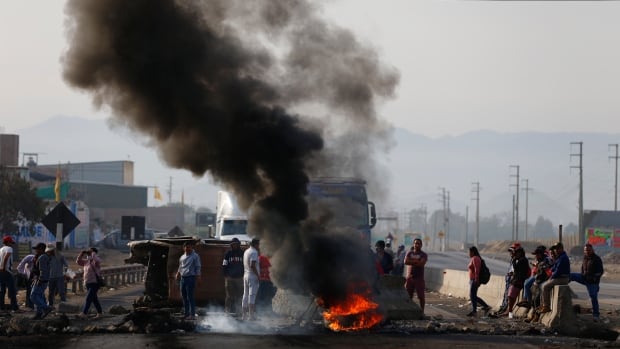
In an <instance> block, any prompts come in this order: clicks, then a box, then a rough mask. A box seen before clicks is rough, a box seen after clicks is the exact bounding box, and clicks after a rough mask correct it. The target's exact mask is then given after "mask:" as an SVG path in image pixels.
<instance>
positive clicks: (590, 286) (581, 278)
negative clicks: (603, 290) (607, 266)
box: [570, 244, 604, 322]
mask: <svg viewBox="0 0 620 349" xmlns="http://www.w3.org/2000/svg"><path fill="white" fill-rule="evenodd" d="M603 272H604V270H603V260H601V257H599V256H598V255H597V254H596V253H594V248H592V245H591V244H586V245H585V246H584V247H583V262H582V263H581V273H570V281H575V282H578V283H580V284H582V285H584V286H586V289H587V290H588V295H589V296H590V301H591V302H592V316H593V317H594V322H597V321H599V317H600V315H601V314H600V311H599V305H598V291H599V289H600V287H599V283H600V282H601V276H603Z"/></svg>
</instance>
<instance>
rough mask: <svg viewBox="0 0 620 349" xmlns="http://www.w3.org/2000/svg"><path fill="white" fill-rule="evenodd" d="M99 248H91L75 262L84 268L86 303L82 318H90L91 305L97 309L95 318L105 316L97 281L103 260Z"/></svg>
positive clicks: (82, 253) (80, 315) (83, 252)
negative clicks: (98, 253)
mask: <svg viewBox="0 0 620 349" xmlns="http://www.w3.org/2000/svg"><path fill="white" fill-rule="evenodd" d="M97 252H98V250H97V248H95V247H91V248H90V249H88V250H85V251H82V252H80V254H79V255H78V256H77V259H76V260H75V263H77V264H78V265H79V266H81V267H82V268H84V274H83V278H84V287H86V302H85V303H84V308H83V309H82V312H81V313H80V314H79V315H78V316H79V317H81V318H86V317H87V316H88V311H89V309H90V306H91V304H92V305H94V306H95V309H97V315H96V316H95V317H97V318H98V317H101V316H102V315H103V309H101V304H100V303H99V297H98V296H97V292H99V287H100V286H99V282H98V281H97V275H99V276H101V258H99V256H98V255H97Z"/></svg>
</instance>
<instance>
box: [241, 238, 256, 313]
mask: <svg viewBox="0 0 620 349" xmlns="http://www.w3.org/2000/svg"><path fill="white" fill-rule="evenodd" d="M259 249H260V240H258V239H252V242H251V243H250V248H248V249H247V250H245V252H244V253H243V299H242V300H241V309H242V311H243V319H244V320H256V295H257V294H258V288H259V286H260V281H259V280H260V266H259V262H258V255H259V252H258V251H259Z"/></svg>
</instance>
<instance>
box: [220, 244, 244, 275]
mask: <svg viewBox="0 0 620 349" xmlns="http://www.w3.org/2000/svg"><path fill="white" fill-rule="evenodd" d="M222 268H223V270H224V277H227V278H233V279H238V278H242V277H243V250H242V249H237V250H228V251H227V252H226V255H225V256H224V261H222Z"/></svg>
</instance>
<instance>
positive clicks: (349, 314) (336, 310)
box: [323, 294, 383, 331]
mask: <svg viewBox="0 0 620 349" xmlns="http://www.w3.org/2000/svg"><path fill="white" fill-rule="evenodd" d="M378 307H379V305H378V304H377V303H375V302H373V301H371V300H370V299H369V298H368V297H366V296H364V295H361V294H350V295H349V296H348V297H347V298H346V299H345V300H344V301H342V302H340V303H337V304H334V305H332V306H330V307H329V309H327V310H325V311H324V312H323V319H325V321H326V322H327V326H328V327H329V328H330V329H331V330H332V331H359V330H363V329H369V328H372V327H374V326H375V325H377V324H378V323H380V322H381V320H383V316H382V315H381V314H380V313H379V312H378V310H377V308H378ZM343 320H346V321H343ZM345 322H346V323H345Z"/></svg>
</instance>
